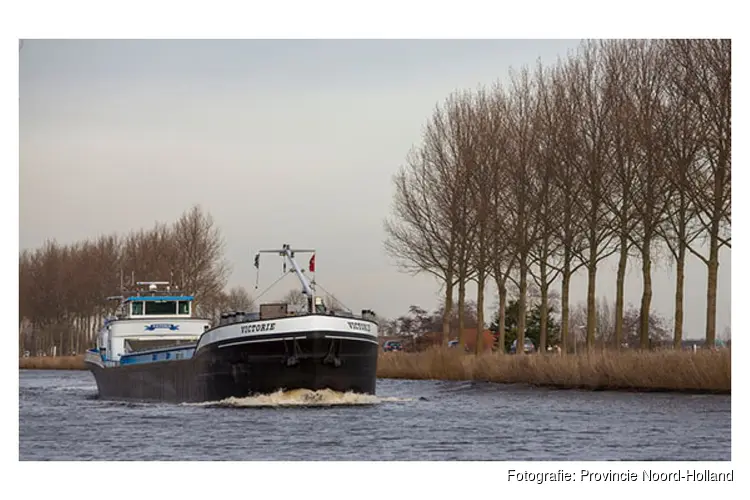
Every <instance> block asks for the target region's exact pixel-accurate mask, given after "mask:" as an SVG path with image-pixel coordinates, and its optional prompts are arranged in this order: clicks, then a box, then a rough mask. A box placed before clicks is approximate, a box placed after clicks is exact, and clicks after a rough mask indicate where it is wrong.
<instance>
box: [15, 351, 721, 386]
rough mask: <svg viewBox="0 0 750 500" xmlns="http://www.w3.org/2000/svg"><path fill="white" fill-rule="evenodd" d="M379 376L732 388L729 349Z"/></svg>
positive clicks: (428, 368) (475, 362)
mask: <svg viewBox="0 0 750 500" xmlns="http://www.w3.org/2000/svg"><path fill="white" fill-rule="evenodd" d="M85 369H86V367H85V366H84V364H83V355H78V356H58V357H54V358H53V357H28V358H19V370H85ZM377 376H378V378H389V379H407V380H455V381H479V382H493V383H500V384H521V385H527V386H531V387H540V388H549V389H555V390H589V391H617V392H672V393H684V394H724V395H731V393H732V390H731V389H732V383H731V350H730V349H722V350H719V351H708V350H701V351H698V352H688V351H649V352H638V351H626V352H608V351H596V352H593V353H591V354H586V353H584V354H578V355H567V356H560V355H554V354H553V355H541V354H532V355H503V354H490V353H487V354H481V355H479V356H475V355H473V354H462V353H460V352H458V351H457V350H455V349H437V348H433V349H428V350H426V351H422V352H418V353H402V352H394V353H383V352H381V353H380V354H379V356H378V370H377Z"/></svg>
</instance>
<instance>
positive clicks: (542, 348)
mask: <svg viewBox="0 0 750 500" xmlns="http://www.w3.org/2000/svg"><path fill="white" fill-rule="evenodd" d="M541 294H542V299H541V300H542V304H541V306H540V307H541V311H539V352H542V353H544V352H547V318H548V317H549V310H548V308H547V296H548V295H549V285H548V284H547V276H546V275H545V274H544V271H542V286H541Z"/></svg>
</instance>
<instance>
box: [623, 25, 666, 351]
mask: <svg viewBox="0 0 750 500" xmlns="http://www.w3.org/2000/svg"><path fill="white" fill-rule="evenodd" d="M628 50H629V53H630V57H632V58H633V61H634V63H633V65H632V72H631V78H630V81H629V85H628V92H629V93H630V94H631V99H632V102H633V104H634V108H635V109H634V113H635V116H634V118H635V119H634V120H633V121H632V127H633V130H634V131H635V136H636V141H635V144H636V148H637V150H636V155H637V158H638V160H637V163H638V168H637V169H636V180H635V184H634V186H633V207H634V212H635V216H636V220H637V226H636V230H635V231H632V232H631V233H630V240H631V242H632V243H633V245H634V246H635V247H636V248H637V250H638V253H639V256H640V260H641V264H642V268H641V269H642V276H643V292H642V295H641V311H640V315H639V318H640V322H641V323H640V324H641V341H640V347H641V349H647V348H648V347H649V325H650V322H649V314H650V309H651V297H652V294H653V291H652V286H651V264H652V252H653V249H654V246H655V245H656V243H657V241H658V240H657V237H658V230H659V228H660V227H661V226H662V224H663V223H664V220H665V217H666V213H667V207H668V203H669V199H670V193H669V192H668V189H669V183H668V181H667V172H666V171H665V169H664V164H665V150H664V147H663V145H664V144H665V141H666V140H667V139H666V136H668V135H670V131H669V130H668V129H667V128H666V127H665V120H664V88H665V85H666V71H665V68H666V67H667V58H666V57H665V56H666V54H665V51H664V50H663V49H662V46H661V45H660V44H659V43H657V42H650V41H645V40H636V41H630V42H628Z"/></svg>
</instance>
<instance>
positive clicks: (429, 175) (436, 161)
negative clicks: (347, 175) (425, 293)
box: [385, 96, 468, 338]
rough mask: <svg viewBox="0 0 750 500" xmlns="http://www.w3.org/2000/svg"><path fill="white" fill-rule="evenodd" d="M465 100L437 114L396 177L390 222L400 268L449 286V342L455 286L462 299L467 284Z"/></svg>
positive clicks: (389, 247) (391, 249) (452, 101)
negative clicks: (463, 110)
mask: <svg viewBox="0 0 750 500" xmlns="http://www.w3.org/2000/svg"><path fill="white" fill-rule="evenodd" d="M462 99H463V100H465V97H462V96H451V97H449V98H448V99H447V100H446V101H445V103H444V104H443V106H442V107H438V108H437V109H436V110H435V112H434V113H433V116H432V119H431V120H430V122H429V123H428V124H427V126H426V128H425V133H424V137H423V144H422V145H421V147H420V148H418V149H416V150H414V151H412V153H411V154H410V155H409V157H408V158H407V164H406V165H405V166H404V167H402V168H401V170H400V171H399V173H398V174H397V175H396V176H395V178H394V184H395V187H396V192H395V194H394V200H393V206H392V214H393V216H392V217H391V218H390V219H388V220H386V221H385V231H386V234H387V239H386V241H385V249H386V252H387V253H388V254H389V255H390V256H391V257H393V258H395V259H396V260H397V262H398V264H399V267H400V268H401V269H402V270H404V271H406V272H409V273H410V274H417V273H421V272H427V273H429V274H432V275H433V276H435V277H436V278H437V279H438V280H440V282H441V283H442V284H443V286H444V287H445V288H444V290H445V304H446V307H445V316H444V318H443V335H444V338H445V337H447V336H448V335H449V334H450V312H451V310H452V304H453V290H454V288H453V287H454V285H455V284H456V282H457V281H458V282H459V295H460V297H459V300H461V291H464V293H465V288H464V287H465V283H466V280H467V276H466V272H467V270H466V267H467V266H466V259H465V255H466V251H467V244H466V239H467V238H466V237H467V233H468V228H467V223H466V215H467V193H466V189H467V186H466V183H465V182H464V179H465V172H464V170H465V169H464V168H463V164H462V161H463V160H462V158H461V154H462V152H464V151H465V150H466V138H465V136H466V135H467V134H466V131H465V127H464V125H465V121H464V122H462V120H461V107H462ZM461 262H462V263H461ZM457 275H458V280H457Z"/></svg>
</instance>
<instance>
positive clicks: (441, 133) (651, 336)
mask: <svg viewBox="0 0 750 500" xmlns="http://www.w3.org/2000/svg"><path fill="white" fill-rule="evenodd" d="M731 158H732V155H731V41H730V40H710V39H703V40H600V41H586V42H583V43H582V44H581V45H580V47H579V49H578V50H577V51H576V52H574V53H571V54H569V55H568V56H567V57H564V58H561V59H560V60H559V61H558V62H557V63H556V64H554V65H549V66H543V65H541V63H540V64H538V65H537V66H536V67H533V68H527V67H526V68H521V69H520V70H518V71H514V72H511V74H510V76H509V78H508V79H507V83H501V82H498V83H495V84H493V85H491V86H489V87H484V88H478V89H475V90H463V91H459V92H456V93H454V94H452V95H450V96H449V97H447V98H446V99H445V101H444V102H442V103H440V104H439V105H437V106H436V108H435V110H434V112H433V114H432V116H431V117H430V118H429V119H428V120H427V123H426V124H425V127H424V133H423V136H422V138H421V141H419V142H418V143H417V144H416V145H415V146H414V148H413V150H412V151H411V152H410V153H409V155H408V157H407V158H406V161H405V163H404V165H403V166H402V167H401V169H400V170H399V172H398V173H397V174H396V176H395V177H394V188H395V193H394V195H393V205H392V212H391V214H390V217H388V218H387V219H386V221H385V230H386V233H387V237H386V240H385V248H386V250H387V252H388V253H389V254H390V256H391V257H392V258H393V259H394V261H395V262H396V263H397V264H398V265H399V266H400V268H401V269H402V270H403V271H404V272H408V273H412V274H418V273H427V274H430V275H432V276H434V277H435V278H436V279H437V280H438V282H439V283H440V285H441V288H442V294H443V300H442V304H441V307H440V311H441V314H442V318H441V321H440V328H439V329H437V331H439V332H441V333H442V339H441V341H440V344H441V345H443V346H444V345H446V343H447V341H448V340H449V339H452V338H458V340H459V343H460V345H461V346H462V347H465V346H466V334H465V332H466V330H467V328H469V327H473V328H476V329H477V330H483V329H484V328H485V325H486V324H487V323H490V321H486V320H485V318H484V304H485V302H486V301H487V297H486V296H485V295H486V293H487V290H492V291H493V292H494V294H493V295H494V296H495V297H497V299H498V303H499V309H498V312H497V317H496V321H495V323H496V324H497V325H508V322H507V318H508V316H509V315H514V316H515V320H514V322H513V325H514V326H513V329H514V332H515V333H514V335H515V336H516V337H517V338H518V342H519V344H520V345H523V343H524V338H525V336H526V335H527V334H528V324H527V320H528V313H529V311H530V310H536V309H538V313H539V314H538V324H539V335H538V345H537V347H538V349H539V350H540V351H542V352H545V351H546V350H547V347H548V346H550V345H551V344H557V345H559V346H561V348H562V352H563V353H570V352H573V351H574V350H575V349H576V346H577V344H578V343H579V342H582V343H583V346H584V349H585V350H588V351H593V350H594V349H596V348H597V347H598V346H600V345H602V344H605V345H608V346H609V347H610V348H612V349H616V350H619V349H621V348H623V347H625V346H626V345H627V346H629V347H631V348H633V347H635V348H638V349H649V348H651V347H653V346H654V345H655V344H659V343H660V341H663V340H664V335H662V334H661V333H660V332H658V329H659V328H660V327H662V326H663V325H664V324H665V323H666V324H669V325H670V326H669V330H670V331H668V332H667V337H668V338H669V340H670V341H671V343H672V345H673V346H674V347H675V348H678V349H679V348H681V347H682V346H683V343H682V340H683V331H684V322H683V316H684V314H683V311H684V293H685V280H684V278H685V273H684V270H685V262H686V258H687V256H688V255H694V256H695V257H696V258H698V259H699V260H700V261H701V262H703V263H704V264H705V265H706V273H707V287H706V290H705V298H706V299H705V308H706V309H705V310H706V323H705V325H704V338H705V345H706V346H710V347H713V346H714V345H715V341H716V339H717V332H716V300H717V280H718V266H719V250H720V249H721V248H722V247H727V248H731ZM610 257H612V258H614V259H616V260H617V262H618V265H617V270H616V272H617V285H616V289H615V290H611V291H608V292H610V293H611V295H610V296H614V297H615V301H614V304H613V307H612V308H611V314H610V313H609V311H608V315H609V316H610V317H611V321H610V318H602V314H601V308H602V305H601V299H600V295H601V290H597V288H596V278H597V273H598V272H599V265H600V264H601V263H602V262H603V261H604V259H607V258H610ZM665 257H666V258H667V259H669V258H671V260H672V263H673V264H674V269H675V270H676V273H675V274H676V280H675V283H674V318H673V321H657V322H654V320H653V319H654V312H653V311H652V310H651V299H652V294H653V290H652V284H651V279H652V271H653V268H654V266H655V265H656V263H657V262H658V261H659V260H661V262H664V261H665V260H666V259H665ZM630 267H635V268H637V269H638V271H637V272H638V274H639V275H640V278H641V285H642V286H641V289H642V295H641V300H640V304H638V305H637V307H636V318H635V319H636V321H635V324H631V325H630V326H628V316H632V311H629V310H628V309H627V308H626V304H625V301H624V296H625V294H624V292H625V276H626V274H627V273H628V269H629V268H630ZM576 273H583V274H584V275H585V277H586V281H587V283H588V288H587V297H586V303H585V304H584V305H583V306H582V308H581V310H580V311H572V310H571V304H570V283H571V278H572V277H573V276H574V275H575V274H576ZM471 282H473V283H475V284H476V285H477V290H478V293H477V295H476V300H474V301H472V302H471V303H472V307H473V308H474V309H475V311H476V312H475V313H474V314H473V318H469V316H468V315H467V312H466V310H467V304H469V301H470V297H467V293H466V288H467V285H468V284H469V283H471ZM495 294H496V295H495ZM605 294H607V293H606V291H605ZM553 301H555V304H559V307H556V309H557V310H556V311H554V313H555V315H557V313H558V312H559V316H558V317H557V319H556V321H558V322H559V334H558V333H557V332H553V329H552V328H551V327H552V326H553V325H552V323H551V318H552V314H550V313H551V312H553V311H552V310H551V306H552V305H553ZM510 304H512V305H513V309H514V310H510V309H509V305H510ZM607 307H609V304H607ZM454 312H455V313H454ZM411 313H413V310H412V311H410V315H411V316H412V319H413V317H414V315H413V314H411ZM573 313H578V314H582V315H583V318H581V319H582V323H578V324H574V322H573V320H574V318H573V316H574V314H573ZM454 317H456V320H455V325H454V321H453V319H454ZM402 319H404V318H399V320H397V321H395V322H392V323H391V324H390V325H386V329H387V330H388V333H389V334H392V335H406V336H419V335H421V334H423V333H426V332H424V331H420V330H418V329H417V330H414V329H412V330H410V329H409V327H410V325H413V324H414V322H413V321H412V322H411V323H410V324H408V325H407V324H405V322H404V321H401V320H402ZM407 319H408V318H407ZM467 322H470V323H471V324H467ZM631 323H632V322H631ZM603 325H606V326H603ZM628 328H631V329H632V328H635V338H633V336H632V335H630V333H631V332H629V331H628ZM579 329H580V331H579ZM429 331H433V332H434V331H436V329H435V326H431V327H430V330H429ZM496 331H497V336H499V339H498V341H497V344H498V345H499V346H501V347H500V351H503V350H505V349H506V348H507V344H508V343H507V342H506V341H505V335H506V328H498V329H497V330H496ZM553 333H554V335H558V336H559V339H555V338H553V336H554V335H553ZM627 337H630V338H627ZM480 339H481V337H480ZM579 339H580V340H579ZM481 344H482V342H481V341H480V342H476V343H475V345H474V346H473V349H472V350H473V351H474V352H476V353H479V352H482V351H483V350H484V349H485V348H486V347H487V346H482V345H481ZM463 350H464V349H461V351H463ZM578 350H579V351H580V349H578ZM633 359H640V358H633ZM526 362H527V361H524V363H526ZM634 366H635V365H634Z"/></svg>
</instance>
